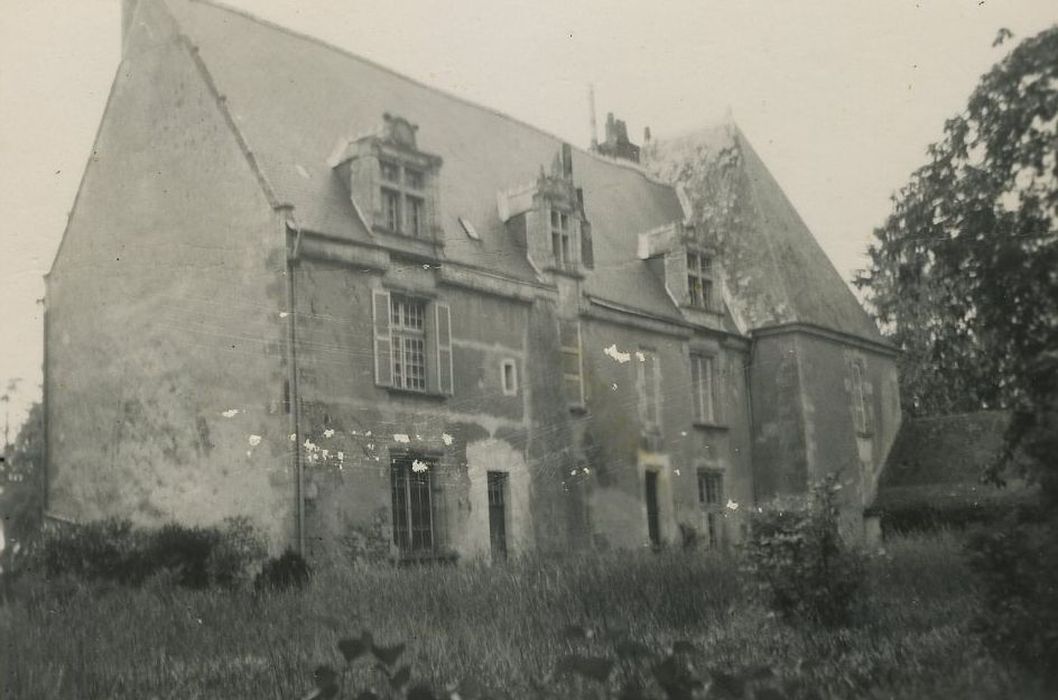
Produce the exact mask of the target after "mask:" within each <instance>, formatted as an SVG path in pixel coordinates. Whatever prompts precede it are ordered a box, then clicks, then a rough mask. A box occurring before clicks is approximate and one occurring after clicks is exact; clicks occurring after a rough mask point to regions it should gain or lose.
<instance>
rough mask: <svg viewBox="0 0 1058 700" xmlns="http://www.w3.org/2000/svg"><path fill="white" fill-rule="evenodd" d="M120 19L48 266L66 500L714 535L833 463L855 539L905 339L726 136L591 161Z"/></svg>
mask: <svg viewBox="0 0 1058 700" xmlns="http://www.w3.org/2000/svg"><path fill="white" fill-rule="evenodd" d="M123 25H124V26H123V41H124V45H123V57H122V61H121V65H120V67H119V69H118V72H117V76H116V78H115V80H114V84H113V88H112V91H111V94H110V98H109V101H108V103H107V107H106V111H105V114H104V116H103V120H102V124H101V126H100V129H99V133H98V136H97V140H96V143H95V146H94V149H93V151H92V156H91V159H90V161H89V163H88V166H87V169H86V172H85V174H84V179H83V181H82V184H81V188H80V190H79V192H78V195H77V199H76V201H75V204H74V208H73V212H72V214H71V217H70V220H69V225H68V228H67V230H66V232H65V235H64V238H63V241H62V244H61V247H60V249H59V252H58V254H57V256H56V259H55V262H54V266H53V268H52V270H51V271H50V273H49V274H48V275H47V297H46V318H45V406H46V425H45V429H46V435H47V439H46V443H47V458H46V462H47V467H46V469H47V493H46V512H47V514H48V515H49V516H50V517H52V518H55V519H58V520H74V521H80V520H85V519H93V518H100V517H105V516H111V515H114V516H122V517H128V518H131V519H132V520H133V521H135V522H138V523H142V524H160V523H163V522H167V521H170V520H176V521H180V522H184V523H188V524H209V523H215V522H217V521H220V520H221V519H223V518H225V517H229V516H248V517H250V518H251V519H252V520H253V521H254V522H255V523H256V524H257V526H258V527H259V528H260V529H261V530H262V531H263V532H264V533H266V534H267V536H268V537H269V539H270V541H271V545H272V547H273V548H275V549H280V548H283V547H286V546H291V547H294V548H295V549H300V550H302V551H304V552H306V553H307V554H309V555H311V556H316V557H321V556H330V555H336V554H338V553H340V552H342V551H348V550H353V551H356V552H358V553H360V554H362V555H377V556H383V557H400V558H406V559H419V558H456V557H458V558H460V559H470V558H475V557H485V558H491V559H494V560H495V559H502V558H504V557H507V556H511V555H516V554H519V553H524V552H528V551H533V550H537V551H556V550H570V549H578V548H594V549H606V548H635V547H642V546H650V545H654V546H664V545H681V544H689V543H695V544H697V545H698V546H706V547H715V546H723V545H724V544H725V543H729V542H732V541H737V539H738V538H739V537H740V536H741V534H742V533H743V531H744V525H745V523H744V517H745V513H746V512H747V511H748V510H750V509H752V508H753V507H754V505H755V504H757V503H760V502H761V501H763V500H764V499H767V498H769V497H771V496H774V495H776V494H784V493H799V492H804V491H805V489H806V488H807V486H808V484H809V483H810V482H811V481H813V480H814V479H816V478H818V477H820V476H821V475H822V474H823V473H825V472H828V471H831V470H834V469H840V470H841V472H842V478H843V479H845V483H846V488H845V489H843V491H842V493H843V494H844V498H845V509H846V521H847V523H846V524H847V527H848V528H850V531H851V532H853V533H857V532H862V530H863V527H864V521H863V517H862V516H863V510H864V507H865V505H867V504H869V502H870V501H871V499H872V498H873V495H874V491H875V488H876V483H877V479H878V476H879V472H880V469H881V465H882V464H883V463H884V460H885V458H886V455H887V452H888V450H889V448H890V446H891V444H892V442H893V439H894V435H895V433H896V431H897V429H898V427H899V423H900V412H899V396H898V389H897V381H896V369H895V362H894V359H895V352H894V350H893V348H892V347H891V346H889V345H888V344H887V343H886V342H885V341H884V340H883V339H882V337H881V336H880V334H879V332H878V329H877V328H876V326H875V324H874V323H873V321H872V320H871V319H870V318H869V317H868V316H867V314H866V313H865V312H864V311H863V309H862V308H861V307H860V305H859V304H858V302H857V301H856V299H855V297H854V296H853V295H852V294H851V292H850V291H849V289H848V288H847V286H846V285H845V283H844V282H843V281H842V279H841V277H840V276H839V275H838V273H837V272H836V271H835V270H834V268H833V267H832V265H831V264H830V262H829V261H828V259H827V257H826V255H825V254H824V253H823V251H822V249H821V248H820V247H819V245H818V244H817V243H816V241H815V240H814V238H813V236H812V234H811V233H810V232H809V230H808V229H807V227H806V226H805V224H804V223H803V222H802V221H801V219H800V218H799V216H798V215H797V213H796V212H795V211H794V209H793V207H792V206H791V204H790V202H789V201H788V200H787V199H786V197H785V196H784V195H783V193H782V191H781V189H780V187H779V186H778V184H777V183H776V182H775V181H774V179H773V178H772V177H771V175H770V174H769V173H768V170H767V169H766V168H765V166H764V164H763V163H762V162H761V161H760V159H759V158H758V156H757V155H756V153H755V152H754V150H753V148H752V147H751V146H750V144H749V143H748V141H747V140H746V138H745V136H744V135H743V134H742V133H741V132H740V131H739V129H738V128H737V127H736V126H735V125H734V124H731V123H726V124H722V125H719V126H716V127H713V128H709V129H704V130H702V131H700V132H697V133H694V134H690V135H688V136H685V137H683V138H677V139H668V140H666V139H661V140H658V139H650V138H649V134H645V138H644V139H643V141H642V143H640V144H638V145H636V144H633V143H632V142H631V141H630V139H629V137H628V134H627V129H626V127H625V125H624V123H623V122H621V121H619V120H614V119H613V118H612V117H611V118H609V119H608V120H607V122H606V124H605V127H606V128H605V139H604V140H603V141H601V142H598V143H594V144H592V146H591V147H590V148H588V149H581V148H576V147H573V146H571V145H569V144H567V143H563V142H562V141H561V140H560V139H558V138H555V137H553V136H551V135H549V134H547V133H544V132H542V131H540V130H539V129H536V128H534V127H532V126H529V125H527V124H524V123H522V122H520V121H518V120H516V119H513V118H511V117H508V116H506V115H503V114H499V113H497V112H495V111H493V110H490V109H488V108H485V107H481V106H478V105H475V104H471V103H469V102H467V101H465V100H462V99H459V98H456V97H453V96H451V95H448V94H445V93H443V92H440V91H438V90H435V89H432V88H430V87H428V86H425V85H422V84H420V83H418V82H415V81H413V80H411V79H408V78H406V77H403V76H401V75H398V74H396V73H394V72H392V71H390V70H387V69H386V68H383V67H380V66H378V65H375V64H373V63H371V62H369V61H367V60H365V59H363V58H360V57H358V56H355V55H351V54H349V53H347V52H345V51H342V50H339V49H336V48H334V47H331V46H327V45H324V44H322V43H321V42H319V41H316V40H314V39H311V38H308V37H304V36H300V35H297V34H294V33H292V32H290V31H287V30H285V29H283V28H279V27H276V26H273V25H270V24H268V23H266V22H262V21H260V20H257V19H255V18H253V17H250V16H247V15H245V14H243V13H241V12H237V11H233V10H231V9H227V8H225V7H223V6H220V5H217V4H213V3H211V2H205V1H200V0H140V1H139V2H135V1H134V0H126V2H125V7H124V15H123ZM806 167H811V166H810V165H806Z"/></svg>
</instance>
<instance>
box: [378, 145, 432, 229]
mask: <svg viewBox="0 0 1058 700" xmlns="http://www.w3.org/2000/svg"><path fill="white" fill-rule="evenodd" d="M379 174H380V175H381V178H382V216H383V223H384V225H385V227H386V228H387V229H389V230H390V231H393V232H395V233H403V234H406V235H409V236H422V235H423V234H424V233H425V231H426V221H425V218H426V194H425V188H426V175H425V173H423V171H421V170H417V169H415V168H411V167H408V166H404V165H400V164H398V163H394V162H392V161H387V160H382V161H379Z"/></svg>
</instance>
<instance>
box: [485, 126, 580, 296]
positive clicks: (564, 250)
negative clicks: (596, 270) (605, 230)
mask: <svg viewBox="0 0 1058 700" xmlns="http://www.w3.org/2000/svg"><path fill="white" fill-rule="evenodd" d="M496 205H497V209H498V212H499V216H500V220H501V221H503V222H504V224H506V226H507V231H508V235H510V236H512V237H513V238H514V240H515V242H516V243H517V244H518V245H519V247H521V248H524V249H525V250H526V255H527V256H528V258H529V261H530V262H531V263H532V264H533V265H534V266H535V267H536V268H537V269H539V270H543V271H549V272H558V273H560V274H569V275H574V276H579V275H582V274H583V273H584V271H585V270H587V269H591V268H592V267H593V266H594V255H593V253H592V245H591V224H590V222H589V221H588V219H587V216H586V215H585V212H584V191H583V190H582V189H580V188H578V187H577V186H576V185H575V184H574V181H573V155H572V149H571V148H570V146H569V145H568V144H563V145H562V148H561V149H560V150H559V152H558V153H556V154H555V158H554V160H553V161H552V163H551V168H550V171H549V172H548V171H545V170H544V168H543V166H541V168H540V174H539V175H538V176H537V178H536V180H535V181H534V182H532V183H528V184H525V185H521V186H517V187H513V188H510V189H508V190H505V191H502V192H499V193H497V195H496Z"/></svg>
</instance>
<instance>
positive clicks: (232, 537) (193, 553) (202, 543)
mask: <svg viewBox="0 0 1058 700" xmlns="http://www.w3.org/2000/svg"><path fill="white" fill-rule="evenodd" d="M264 554H265V551H264V545H263V544H262V543H261V541H260V538H259V537H258V536H257V535H256V533H255V532H254V530H253V527H252V525H251V524H250V522H249V520H247V519H242V518H239V519H230V520H226V521H225V522H224V525H223V528H215V527H208V528H200V527H186V526H183V525H177V524H175V523H173V524H169V525H165V526H163V527H162V528H160V529H157V530H141V529H136V528H134V527H133V526H132V523H131V522H129V521H128V520H120V519H108V520H101V521H94V522H88V523H79V524H73V525H63V526H60V527H58V528H55V529H52V530H49V531H48V532H46V533H45V534H44V535H43V536H42V538H41V539H40V541H39V542H38V543H37V544H36V546H35V547H34V550H33V551H32V552H31V554H30V556H29V557H28V559H29V561H28V566H29V567H30V568H34V569H36V570H38V571H39V572H40V573H41V574H43V575H44V576H45V577H47V578H56V577H61V576H72V577H74V578H77V579H81V580H85V581H108V582H112V583H120V584H124V585H130V586H139V585H142V584H143V583H144V582H145V581H147V580H148V579H152V580H154V581H159V580H164V581H168V582H171V583H174V584H178V585H180V586H184V587H187V588H206V587H208V586H211V585H222V586H234V585H237V584H238V583H240V582H243V581H245V580H247V579H248V572H249V568H250V567H251V566H252V565H253V564H254V563H255V562H256V561H257V560H259V559H261V558H263V557H264Z"/></svg>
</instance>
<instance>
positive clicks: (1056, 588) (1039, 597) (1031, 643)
mask: <svg viewBox="0 0 1058 700" xmlns="http://www.w3.org/2000/svg"><path fill="white" fill-rule="evenodd" d="M1033 520H1034V518H1031V517H1030V518H1018V517H1011V518H1009V519H1008V520H1007V521H1005V522H1004V523H1002V524H1001V525H1000V526H998V527H996V528H994V529H989V530H981V531H979V532H977V533H975V534H974V536H973V537H972V538H971V539H970V542H969V544H968V549H969V551H970V566H971V568H972V569H973V570H974V571H975V572H977V574H978V575H979V576H980V577H981V579H982V581H983V583H984V591H983V600H982V606H981V610H980V612H979V613H978V615H977V616H976V618H975V620H974V629H975V630H976V631H977V632H978V633H979V634H980V635H981V637H982V640H983V641H984V643H985V646H986V647H988V649H989V650H990V651H991V652H992V653H993V655H995V656H996V657H997V658H1000V659H1004V660H1008V661H1013V662H1015V663H1017V664H1019V665H1021V666H1023V667H1025V668H1026V669H1028V670H1029V671H1031V672H1034V673H1036V674H1037V675H1039V676H1040V677H1041V678H1042V679H1043V680H1044V681H1045V682H1046V683H1048V684H1049V685H1050V686H1051V687H1052V689H1058V515H1054V516H1052V517H1051V519H1050V521H1049V522H1045V523H1039V522H1033Z"/></svg>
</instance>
